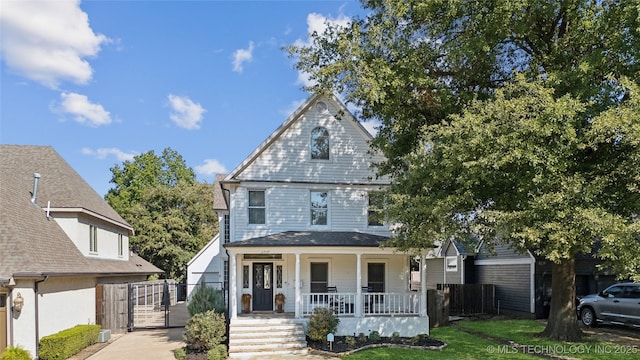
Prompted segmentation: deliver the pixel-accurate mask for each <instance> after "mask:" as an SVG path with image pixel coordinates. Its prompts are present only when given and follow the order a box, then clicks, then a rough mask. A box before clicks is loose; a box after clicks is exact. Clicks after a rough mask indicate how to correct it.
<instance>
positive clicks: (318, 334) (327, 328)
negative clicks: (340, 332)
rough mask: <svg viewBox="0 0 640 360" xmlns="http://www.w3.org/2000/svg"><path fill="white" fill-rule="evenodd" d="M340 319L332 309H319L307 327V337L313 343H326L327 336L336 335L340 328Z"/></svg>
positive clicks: (316, 309)
mask: <svg viewBox="0 0 640 360" xmlns="http://www.w3.org/2000/svg"><path fill="white" fill-rule="evenodd" d="M339 323H340V319H338V317H337V316H336V315H335V314H334V313H333V311H332V310H331V309H327V308H320V307H317V308H315V309H313V314H311V318H310V319H309V324H308V325H307V336H309V338H310V339H311V340H313V341H326V340H327V334H329V333H334V332H335V331H336V329H337V328H338V324H339Z"/></svg>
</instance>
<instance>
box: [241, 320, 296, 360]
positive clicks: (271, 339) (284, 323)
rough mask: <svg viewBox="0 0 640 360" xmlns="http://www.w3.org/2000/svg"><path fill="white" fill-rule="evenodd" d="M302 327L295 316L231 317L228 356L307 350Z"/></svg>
mask: <svg viewBox="0 0 640 360" xmlns="http://www.w3.org/2000/svg"><path fill="white" fill-rule="evenodd" d="M307 352H308V349H307V341H306V337H305V333H304V327H303V325H302V323H301V322H299V321H296V320H295V319H264V318H263V319H234V320H232V321H231V324H229V358H230V359H251V358H260V357H264V356H268V355H304V354H307Z"/></svg>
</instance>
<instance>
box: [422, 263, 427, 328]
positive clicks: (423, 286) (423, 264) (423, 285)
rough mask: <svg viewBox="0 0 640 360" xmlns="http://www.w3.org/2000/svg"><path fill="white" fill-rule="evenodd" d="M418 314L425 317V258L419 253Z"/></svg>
mask: <svg viewBox="0 0 640 360" xmlns="http://www.w3.org/2000/svg"><path fill="white" fill-rule="evenodd" d="M420 268H421V269H420V316H421V317H427V258H426V257H425V255H424V254H420Z"/></svg>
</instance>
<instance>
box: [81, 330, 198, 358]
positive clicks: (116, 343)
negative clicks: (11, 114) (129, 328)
mask: <svg viewBox="0 0 640 360" xmlns="http://www.w3.org/2000/svg"><path fill="white" fill-rule="evenodd" d="M182 334H184V328H172V329H157V330H156V329H154V330H136V331H133V332H130V333H126V334H124V335H121V336H119V337H118V338H117V339H114V340H113V342H111V343H110V344H109V345H107V346H105V347H104V348H102V349H101V350H99V351H98V352H96V353H95V354H93V355H91V356H89V357H88V358H87V359H89V360H124V359H134V360H145V359H149V360H151V359H157V360H174V359H175V357H174V356H173V350H174V349H177V348H180V347H183V346H185V344H184V341H183V339H182Z"/></svg>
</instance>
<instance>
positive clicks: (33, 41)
mask: <svg viewBox="0 0 640 360" xmlns="http://www.w3.org/2000/svg"><path fill="white" fill-rule="evenodd" d="M0 24H1V28H0V31H1V32H2V41H1V42H0V53H1V54H2V57H3V58H4V60H5V62H6V64H7V66H8V67H9V68H10V69H12V70H13V71H15V72H17V73H19V74H21V75H23V76H25V77H27V78H29V79H32V80H34V81H37V82H39V83H41V84H43V85H45V86H47V87H50V88H54V89H55V88H57V87H58V84H59V83H60V82H61V81H72V82H74V83H77V84H86V83H87V82H88V81H89V80H91V77H92V75H93V69H92V68H91V65H90V64H89V62H88V61H87V60H86V58H87V57H93V56H96V55H97V54H98V52H100V45H101V44H102V43H104V42H108V41H109V39H108V38H107V37H106V36H104V35H102V34H95V33H94V32H93V30H92V29H91V27H90V26H89V17H88V16H87V14H86V13H85V12H84V11H82V9H81V8H80V1H79V0H57V1H2V11H0Z"/></svg>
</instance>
